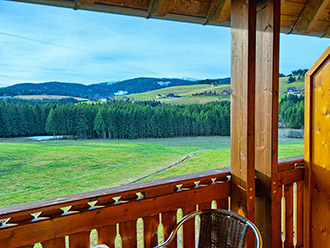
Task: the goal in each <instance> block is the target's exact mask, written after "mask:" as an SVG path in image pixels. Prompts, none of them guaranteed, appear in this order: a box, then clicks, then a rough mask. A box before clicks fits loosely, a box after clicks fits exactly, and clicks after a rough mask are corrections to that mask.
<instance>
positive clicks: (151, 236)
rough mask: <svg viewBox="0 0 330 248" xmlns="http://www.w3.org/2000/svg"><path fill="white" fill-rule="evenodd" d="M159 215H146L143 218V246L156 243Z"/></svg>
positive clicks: (152, 245)
mask: <svg viewBox="0 0 330 248" xmlns="http://www.w3.org/2000/svg"><path fill="white" fill-rule="evenodd" d="M158 226H159V215H158V214H156V215H153V216H147V217H144V218H143V239H144V247H146V248H148V247H154V246H156V245H158Z"/></svg>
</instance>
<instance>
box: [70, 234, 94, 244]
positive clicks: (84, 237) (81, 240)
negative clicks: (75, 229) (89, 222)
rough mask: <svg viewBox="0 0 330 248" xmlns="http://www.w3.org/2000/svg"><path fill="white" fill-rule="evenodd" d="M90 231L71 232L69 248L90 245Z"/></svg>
mask: <svg viewBox="0 0 330 248" xmlns="http://www.w3.org/2000/svg"><path fill="white" fill-rule="evenodd" d="M89 238H90V231H87V232H81V233H75V234H71V235H70V236H69V247H70V248H89V247H90V245H91V244H90V241H89Z"/></svg>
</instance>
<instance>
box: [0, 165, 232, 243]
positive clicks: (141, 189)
mask: <svg viewBox="0 0 330 248" xmlns="http://www.w3.org/2000/svg"><path fill="white" fill-rule="evenodd" d="M229 175H230V171H229V169H222V170H214V171H208V172H202V173H195V174H190V175H183V176H177V177H172V178H167V179H160V180H155V181H152V182H143V183H138V184H134V185H126V186H121V187H116V188H109V189H103V190H97V191H92V192H85V193H82V194H75V195H71V196H64V197H58V198H54V199H48V200H41V201H37V202H31V203H26V204H19V205H13V206H9V207H3V208H0V219H2V220H3V221H2V222H1V223H2V224H1V227H0V244H1V245H3V246H4V247H7V248H10V247H24V246H30V245H33V244H35V243H38V242H41V244H42V246H43V247H58V248H64V247H65V237H67V236H68V237H69V246H70V248H72V247H77V248H78V247H79V248H82V247H89V246H90V232H91V230H93V229H96V231H97V233H98V241H97V242H98V243H99V244H101V243H103V244H106V245H108V246H110V247H113V245H114V242H115V239H116V236H117V235H118V234H119V235H120V236H121V243H122V247H123V248H125V247H136V243H137V225H136V221H137V219H138V218H142V219H143V222H144V225H143V230H144V235H143V236H144V244H145V247H152V246H154V245H157V243H158V234H157V232H158V227H159V224H160V219H161V224H162V225H163V230H164V237H165V238H166V237H167V236H168V235H169V233H170V232H171V230H172V228H173V226H174V225H175V224H176V222H177V220H176V217H177V210H178V209H182V211H183V214H186V213H188V212H191V211H194V210H196V209H201V208H204V207H207V208H209V207H210V206H211V202H212V201H216V202H217V203H218V205H219V206H218V207H228V197H229V196H230V182H229V180H228V176H229ZM117 229H118V230H117ZM194 230H195V228H194V223H191V224H190V225H188V226H186V227H184V229H183V242H185V243H187V244H192V243H194V242H195V241H194V240H193V241H191V236H192V233H194ZM193 236H194V235H193ZM185 237H189V238H186V239H185ZM32 247H33V246H32ZM186 247H188V246H186Z"/></svg>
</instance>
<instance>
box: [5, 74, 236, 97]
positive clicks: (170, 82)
mask: <svg viewBox="0 0 330 248" xmlns="http://www.w3.org/2000/svg"><path fill="white" fill-rule="evenodd" d="M204 81H205V82H204ZM214 81H217V82H218V83H219V84H225V83H229V82H230V79H229V78H226V79H207V80H200V81H191V80H185V79H177V78H148V77H140V78H133V79H128V80H123V81H119V82H108V83H97V84H91V85H83V84H78V83H63V82H46V83H23V84H15V85H12V86H8V87H3V88H0V96H17V95H43V94H46V95H65V96H74V97H83V98H97V97H110V96H114V95H116V93H118V94H124V93H125V94H134V93H141V92H146V91H152V90H157V89H162V88H166V87H173V86H182V85H197V84H199V83H210V82H214Z"/></svg>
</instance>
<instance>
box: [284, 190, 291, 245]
mask: <svg viewBox="0 0 330 248" xmlns="http://www.w3.org/2000/svg"><path fill="white" fill-rule="evenodd" d="M284 196H285V201H286V214H285V218H286V221H285V224H286V228H285V229H286V238H285V242H284V247H285V248H292V247H293V185H292V184H290V185H286V186H285V190H284Z"/></svg>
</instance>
